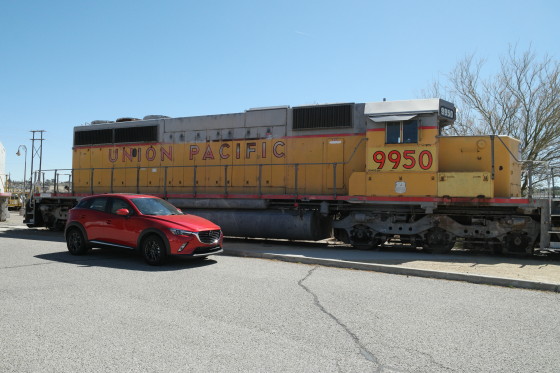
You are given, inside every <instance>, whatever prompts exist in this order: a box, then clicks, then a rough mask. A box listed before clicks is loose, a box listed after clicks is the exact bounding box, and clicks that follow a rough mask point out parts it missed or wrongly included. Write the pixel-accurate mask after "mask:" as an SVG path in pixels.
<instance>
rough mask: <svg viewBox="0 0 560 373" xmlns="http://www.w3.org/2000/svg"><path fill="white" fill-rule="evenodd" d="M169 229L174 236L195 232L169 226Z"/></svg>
mask: <svg viewBox="0 0 560 373" xmlns="http://www.w3.org/2000/svg"><path fill="white" fill-rule="evenodd" d="M169 230H170V231H171V233H173V234H174V235H175V236H192V235H194V234H195V233H194V232H191V231H185V230H182V229H175V228H169Z"/></svg>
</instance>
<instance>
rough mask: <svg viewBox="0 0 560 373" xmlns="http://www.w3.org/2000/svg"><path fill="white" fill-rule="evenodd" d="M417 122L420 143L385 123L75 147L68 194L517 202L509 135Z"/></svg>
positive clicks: (515, 149)
mask: <svg viewBox="0 0 560 373" xmlns="http://www.w3.org/2000/svg"><path fill="white" fill-rule="evenodd" d="M418 123H419V124H418V138H417V139H414V140H412V141H410V142H405V143H403V142H401V140H402V139H399V141H397V142H400V143H395V144H387V143H386V142H387V138H386V126H385V124H381V123H378V122H376V124H375V125H372V126H371V128H369V129H368V130H367V133H366V134H364V133H354V134H350V133H346V134H340V135H334V134H333V135H326V134H322V135H315V136H294V137H274V138H272V137H266V138H256V139H242V140H241V139H240V140H216V141H197V142H180V143H165V142H163V143H152V144H144V145H140V144H120V145H118V146H110V145H103V146H99V145H98V146H91V147H88V146H78V147H75V149H74V152H73V154H74V155H73V163H72V165H73V168H74V179H73V180H74V190H75V191H76V192H78V193H103V192H140V193H168V194H197V195H198V194H211V195H223V194H228V195H235V194H243V195H253V194H258V195H285V194H288V195H291V194H299V195H306V194H307V195H331V196H332V195H333V194H336V195H338V196H343V195H350V196H375V197H380V196H387V197H394V196H403V197H418V196H419V197H425V196H429V197H435V196H441V197H443V196H450V197H478V196H485V197H517V196H520V185H519V182H520V176H521V168H520V164H519V163H518V162H517V161H516V159H515V158H516V156H517V155H518V153H519V141H518V140H516V139H512V138H510V137H506V136H500V137H497V136H495V137H493V138H494V140H493V141H492V137H491V136H439V135H438V132H439V129H438V127H437V126H436V125H435V124H436V122H435V121H434V120H433V119H431V118H426V119H422V118H420V119H419V120H418ZM422 123H424V124H422ZM403 133H404V132H403ZM492 143H493V146H492ZM492 149H493V150H494V156H493V157H492ZM492 160H493V161H494V168H492ZM92 169H93V171H92ZM92 172H93V174H92ZM492 172H493V173H494V178H492Z"/></svg>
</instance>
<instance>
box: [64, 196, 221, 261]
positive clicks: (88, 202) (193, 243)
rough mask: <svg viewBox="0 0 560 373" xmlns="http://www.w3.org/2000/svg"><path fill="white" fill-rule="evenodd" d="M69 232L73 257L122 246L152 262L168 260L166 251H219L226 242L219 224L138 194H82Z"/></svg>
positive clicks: (69, 222)
mask: <svg viewBox="0 0 560 373" xmlns="http://www.w3.org/2000/svg"><path fill="white" fill-rule="evenodd" d="M64 236H65V237H66V244H67V247H68V251H70V253H71V254H73V255H82V254H85V253H86V252H87V251H88V250H89V249H91V248H92V247H121V248H126V249H131V250H138V251H140V252H141V253H142V255H143V256H144V259H145V260H146V262H148V264H151V265H161V264H163V263H164V261H165V259H166V257H167V255H181V256H189V257H206V256H208V255H212V254H217V253H220V252H222V242H223V234H222V231H221V230H220V227H218V226H217V225H216V224H214V223H212V222H210V221H208V220H206V219H204V218H201V217H198V216H194V215H185V214H183V213H182V212H181V210H179V209H177V208H176V207H175V206H173V205H172V204H170V203H169V202H167V201H165V200H163V199H161V198H157V197H153V196H147V195H138V194H101V195H96V196H90V197H86V198H83V199H82V200H81V201H80V203H78V205H77V206H76V207H74V208H73V209H71V210H70V212H69V214H68V220H67V221H66V228H65V230H64Z"/></svg>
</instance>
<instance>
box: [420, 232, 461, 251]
mask: <svg viewBox="0 0 560 373" xmlns="http://www.w3.org/2000/svg"><path fill="white" fill-rule="evenodd" d="M453 246H455V236H453V235H452V234H451V233H449V232H447V231H445V230H443V229H441V228H439V227H435V228H432V229H430V230H429V231H428V233H426V236H425V237H424V249H425V250H426V251H428V252H431V253H437V254H445V253H448V252H450V251H451V249H453Z"/></svg>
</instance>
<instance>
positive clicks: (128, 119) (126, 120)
mask: <svg viewBox="0 0 560 373" xmlns="http://www.w3.org/2000/svg"><path fill="white" fill-rule="evenodd" d="M135 120H140V119H139V118H132V117H123V118H118V119H117V120H116V122H117V123H121V122H134V121H135Z"/></svg>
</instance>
